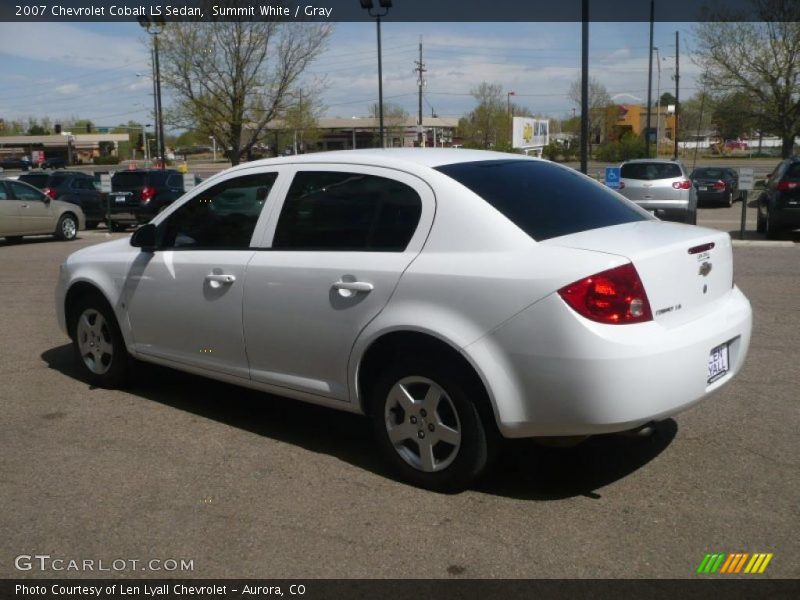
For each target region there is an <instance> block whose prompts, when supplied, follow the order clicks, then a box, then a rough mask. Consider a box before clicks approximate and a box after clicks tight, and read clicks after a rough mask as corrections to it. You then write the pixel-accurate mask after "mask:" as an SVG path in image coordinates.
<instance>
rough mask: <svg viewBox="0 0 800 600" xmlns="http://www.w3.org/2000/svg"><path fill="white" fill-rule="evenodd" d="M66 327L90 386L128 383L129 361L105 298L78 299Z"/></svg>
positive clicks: (117, 326)
mask: <svg viewBox="0 0 800 600" xmlns="http://www.w3.org/2000/svg"><path fill="white" fill-rule="evenodd" d="M69 330H70V331H71V332H72V333H73V340H72V346H73V348H74V349H75V356H76V358H77V359H78V364H79V365H80V368H81V370H82V371H83V373H84V374H85V375H86V377H87V379H88V380H89V382H90V383H91V384H92V385H95V386H98V387H102V388H109V389H115V388H119V387H123V386H124V385H125V384H126V383H127V381H128V378H129V376H130V372H131V365H132V360H131V358H130V356H129V355H128V351H127V350H126V348H125V341H124V338H123V337H122V333H121V332H120V330H119V325H118V324H117V319H116V317H115V316H114V313H113V311H112V310H111V307H110V306H109V305H108V302H106V300H105V298H103V297H102V296H100V295H99V294H91V295H87V296H84V297H83V298H81V299H80V300H79V301H78V306H77V308H76V310H75V311H74V312H73V322H72V323H71V324H70V328H69Z"/></svg>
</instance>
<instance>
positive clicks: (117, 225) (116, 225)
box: [108, 221, 125, 231]
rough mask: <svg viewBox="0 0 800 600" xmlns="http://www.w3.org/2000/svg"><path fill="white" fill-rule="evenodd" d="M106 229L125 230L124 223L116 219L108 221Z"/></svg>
mask: <svg viewBox="0 0 800 600" xmlns="http://www.w3.org/2000/svg"><path fill="white" fill-rule="evenodd" d="M108 229H109V230H110V231H125V225H124V224H123V223H117V222H116V221H109V222H108Z"/></svg>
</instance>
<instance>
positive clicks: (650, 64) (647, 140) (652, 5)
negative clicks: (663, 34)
mask: <svg viewBox="0 0 800 600" xmlns="http://www.w3.org/2000/svg"><path fill="white" fill-rule="evenodd" d="M655 10H656V9H655V0H650V52H649V53H648V55H647V56H648V66H647V125H645V126H644V155H645V156H646V157H647V158H650V127H651V123H650V114H651V111H652V109H653V97H652V93H653V21H654V18H655Z"/></svg>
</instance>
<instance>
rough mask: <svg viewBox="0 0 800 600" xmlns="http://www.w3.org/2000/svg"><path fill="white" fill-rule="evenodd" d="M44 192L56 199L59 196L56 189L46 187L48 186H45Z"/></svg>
mask: <svg viewBox="0 0 800 600" xmlns="http://www.w3.org/2000/svg"><path fill="white" fill-rule="evenodd" d="M42 193H43V194H47V195H48V196H50V197H51V198H52V199H53V200H55V199H56V198H58V192H57V191H55V190H54V189H53V188H49V187H46V188H44V189H43V190H42Z"/></svg>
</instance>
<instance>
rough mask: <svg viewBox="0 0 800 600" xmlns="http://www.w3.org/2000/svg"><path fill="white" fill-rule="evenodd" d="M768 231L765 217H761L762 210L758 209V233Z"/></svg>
mask: <svg viewBox="0 0 800 600" xmlns="http://www.w3.org/2000/svg"><path fill="white" fill-rule="evenodd" d="M766 229H767V224H766V222H765V219H764V217H762V216H761V209H760V208H756V231H757V232H758V233H764V232H765V231H766Z"/></svg>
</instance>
